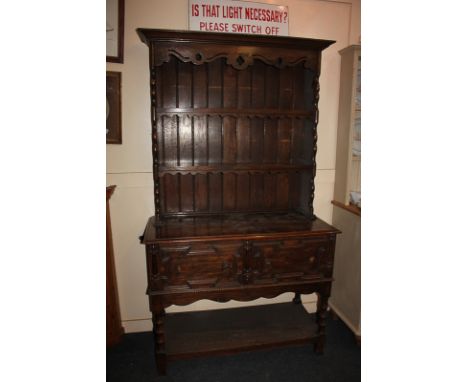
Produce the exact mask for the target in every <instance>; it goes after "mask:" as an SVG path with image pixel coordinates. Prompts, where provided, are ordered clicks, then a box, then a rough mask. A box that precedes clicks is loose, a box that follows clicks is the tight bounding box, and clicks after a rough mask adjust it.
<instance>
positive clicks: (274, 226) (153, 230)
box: [143, 212, 340, 244]
mask: <svg viewBox="0 0 468 382" xmlns="http://www.w3.org/2000/svg"><path fill="white" fill-rule="evenodd" d="M339 232H340V231H339V230H337V229H336V228H334V227H332V226H330V225H328V224H327V223H325V222H324V221H323V220H321V219H319V218H317V219H315V220H310V219H307V218H306V217H304V216H303V215H301V214H298V213H292V212H291V213H283V214H266V213H265V214H258V213H257V214H232V215H220V216H205V217H204V216H197V217H181V218H166V219H163V220H161V221H159V222H157V221H156V219H155V217H154V216H153V217H151V218H150V219H149V220H148V224H147V225H146V229H145V233H144V237H143V243H144V244H149V243H152V242H160V241H165V240H191V241H193V240H194V239H196V240H206V239H207V238H216V239H218V240H219V239H221V240H222V239H236V238H243V239H246V238H247V237H249V238H251V239H260V238H267V237H275V236H277V235H281V236H282V237H285V236H289V235H294V236H314V235H318V234H320V235H323V234H327V233H329V234H337V233H339Z"/></svg>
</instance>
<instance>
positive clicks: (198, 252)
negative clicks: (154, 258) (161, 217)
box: [158, 242, 242, 289]
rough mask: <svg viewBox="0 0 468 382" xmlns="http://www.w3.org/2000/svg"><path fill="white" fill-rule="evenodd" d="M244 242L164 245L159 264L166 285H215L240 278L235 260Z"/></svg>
mask: <svg viewBox="0 0 468 382" xmlns="http://www.w3.org/2000/svg"><path fill="white" fill-rule="evenodd" d="M241 246H242V242H227V243H225V242H214V243H191V244H189V245H186V246H161V247H160V249H159V262H158V266H159V269H160V274H161V275H162V279H163V284H164V285H165V286H172V287H174V286H181V287H189V288H191V289H196V288H204V287H215V286H218V284H220V283H225V282H229V281H231V282H232V281H235V280H236V277H235V275H236V272H237V269H236V267H235V264H236V261H235V259H234V257H235V254H236V251H237V250H238V248H240V247H241Z"/></svg>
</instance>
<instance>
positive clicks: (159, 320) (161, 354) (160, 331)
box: [153, 308, 167, 375]
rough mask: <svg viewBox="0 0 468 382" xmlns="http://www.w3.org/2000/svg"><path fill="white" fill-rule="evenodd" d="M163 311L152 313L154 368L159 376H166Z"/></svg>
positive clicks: (158, 310)
mask: <svg viewBox="0 0 468 382" xmlns="http://www.w3.org/2000/svg"><path fill="white" fill-rule="evenodd" d="M164 314H165V312H164V309H163V308H159V309H157V311H155V312H153V335H154V344H155V346H154V352H155V355H156V367H157V369H158V373H159V374H160V375H166V367H167V360H166V349H165V339H164Z"/></svg>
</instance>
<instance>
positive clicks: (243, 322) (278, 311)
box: [164, 302, 317, 359]
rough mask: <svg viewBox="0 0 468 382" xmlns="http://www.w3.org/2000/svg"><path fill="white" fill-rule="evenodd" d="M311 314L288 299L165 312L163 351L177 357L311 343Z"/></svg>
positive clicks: (313, 323) (312, 340)
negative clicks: (239, 305) (242, 305)
mask: <svg viewBox="0 0 468 382" xmlns="http://www.w3.org/2000/svg"><path fill="white" fill-rule="evenodd" d="M314 318H315V316H314V315H311V314H308V313H307V311H306V310H305V309H304V307H303V306H302V305H301V304H297V305H296V304H293V303H292V302H291V303H283V304H271V305H260V306H254V307H247V308H234V309H222V310H212V311H203V312H187V313H173V314H167V315H166V317H165V325H164V327H165V334H166V336H165V337H166V354H167V357H168V358H169V359H180V358H188V357H194V356H201V355H209V354H232V353H236V352H240V351H246V350H254V349H262V348H272V347H277V346H284V345H292V344H300V343H312V342H314V340H315V339H316V338H317V337H316V331H317V326H316V324H315V320H314Z"/></svg>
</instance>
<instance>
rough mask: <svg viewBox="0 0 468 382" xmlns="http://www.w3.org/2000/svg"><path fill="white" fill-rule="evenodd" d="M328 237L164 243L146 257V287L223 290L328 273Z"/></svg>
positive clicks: (330, 266) (330, 256)
mask: <svg viewBox="0 0 468 382" xmlns="http://www.w3.org/2000/svg"><path fill="white" fill-rule="evenodd" d="M332 244H333V242H332V241H331V240H329V239H328V237H319V238H298V239H275V240H238V241H218V242H201V243H200V242H194V243H189V244H184V245H174V244H170V245H163V244H161V245H160V246H159V247H158V250H157V251H155V252H154V253H153V254H151V253H150V254H149V256H151V260H150V262H149V268H150V269H148V271H149V272H150V280H151V281H152V282H151V284H150V287H151V288H152V289H164V288H168V287H170V288H176V289H177V288H190V289H197V288H212V287H213V288H222V287H229V286H240V285H243V284H265V285H268V284H271V285H273V284H278V283H282V282H290V281H307V280H314V279H320V278H324V277H327V278H328V277H331V276H332V271H333V245H332Z"/></svg>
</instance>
